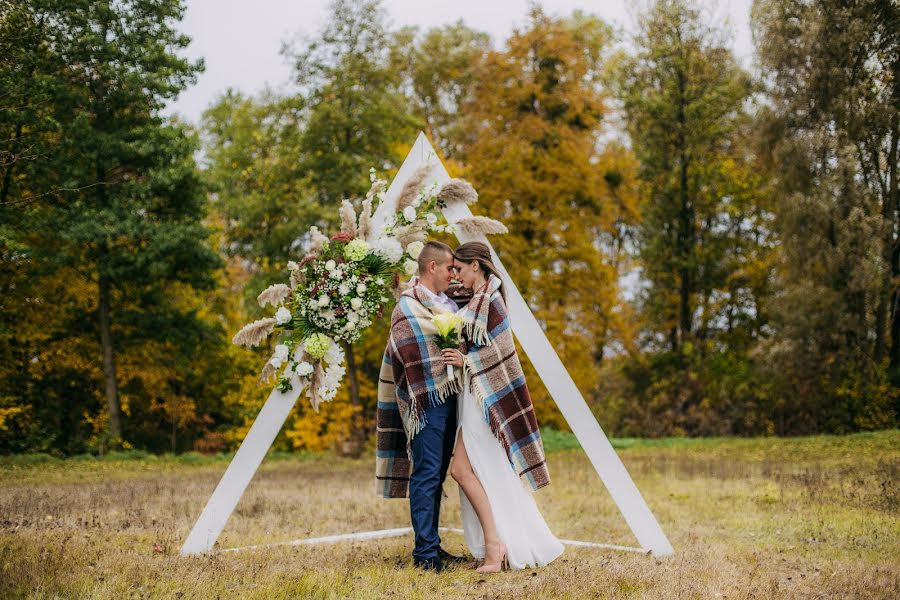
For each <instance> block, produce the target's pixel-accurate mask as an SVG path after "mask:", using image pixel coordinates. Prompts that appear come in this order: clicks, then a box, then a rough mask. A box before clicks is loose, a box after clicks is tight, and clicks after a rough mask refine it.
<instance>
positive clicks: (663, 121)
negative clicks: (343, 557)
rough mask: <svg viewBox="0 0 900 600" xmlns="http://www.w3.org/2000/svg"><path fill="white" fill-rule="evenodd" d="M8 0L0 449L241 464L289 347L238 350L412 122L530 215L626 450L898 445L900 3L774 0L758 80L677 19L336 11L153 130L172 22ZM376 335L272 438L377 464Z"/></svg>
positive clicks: (596, 392)
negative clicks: (759, 440)
mask: <svg viewBox="0 0 900 600" xmlns="http://www.w3.org/2000/svg"><path fill="white" fill-rule="evenodd" d="M0 10H2V14H0V453H19V452H49V453H53V454H58V455H71V454H79V453H84V452H92V453H102V452H106V451H108V450H110V449H114V448H119V447H126V448H127V447H135V448H140V449H145V450H149V451H154V452H162V451H176V452H181V451H186V450H198V451H202V452H215V451H221V450H231V449H234V448H236V446H237V444H239V442H240V440H241V439H242V438H243V435H244V434H245V433H246V431H247V429H248V427H249V426H250V424H251V423H252V421H253V418H254V417H255V415H256V413H257V412H258V410H259V408H260V407H261V405H262V403H263V402H264V400H265V398H266V397H267V396H268V393H269V388H268V387H267V386H260V385H259V384H258V382H257V378H258V376H259V371H260V368H261V366H262V365H263V364H264V363H265V360H266V358H267V356H268V354H269V353H271V351H272V349H271V348H269V347H264V348H261V349H259V350H258V351H250V350H246V349H242V348H238V347H236V346H233V345H232V344H231V342H230V339H231V336H232V335H233V334H234V333H235V332H236V331H237V330H238V329H239V328H240V327H241V326H242V325H243V324H244V323H246V322H249V321H251V320H253V319H255V318H258V317H260V316H261V315H262V314H263V309H261V308H260V307H259V306H258V305H257V303H256V295H257V294H258V293H259V292H260V291H262V290H263V289H264V288H265V287H266V286H267V285H269V284H271V283H274V282H280V281H284V280H285V279H286V265H287V262H288V261H290V260H299V259H301V258H302V257H303V255H304V247H305V245H306V244H307V243H308V241H309V240H308V239H307V237H306V236H307V233H306V232H307V231H308V230H309V228H310V226H312V225H316V226H318V227H319V228H321V229H322V230H323V231H329V230H333V229H334V228H335V227H336V225H337V222H338V216H337V208H338V207H339V205H340V202H341V200H342V199H343V198H357V199H358V198H360V197H361V196H363V195H364V194H365V192H366V191H367V189H368V187H369V169H370V168H371V167H374V168H376V169H377V170H378V171H379V172H380V173H382V174H384V175H386V176H391V175H392V174H393V173H394V172H395V170H396V169H397V168H398V167H399V164H400V162H401V161H402V160H403V158H404V157H405V155H406V153H407V152H408V150H409V148H410V146H411V144H412V142H413V141H414V140H415V137H416V135H417V133H418V131H420V130H422V131H425V132H426V134H427V135H428V136H429V138H430V139H431V140H432V142H433V143H434V145H435V147H436V148H437V149H438V150H439V152H441V154H442V155H443V157H444V158H445V162H446V165H447V167H448V169H449V170H450V172H451V174H452V175H453V176H456V177H464V178H466V179H467V180H469V181H470V182H471V183H472V184H473V185H474V186H475V188H476V189H477V190H478V193H479V203H478V204H477V205H475V208H476V212H478V213H480V214H485V215H487V216H490V217H492V218H495V219H500V220H502V221H503V222H504V223H505V224H506V225H507V226H508V227H509V229H510V233H509V234H508V235H505V236H495V237H494V238H493V240H492V241H493V242H494V244H495V247H496V249H497V252H498V254H499V255H500V257H501V258H502V259H503V260H504V262H505V264H506V266H507V267H508V269H509V271H510V274H511V276H512V277H513V279H514V280H515V281H516V283H517V285H518V286H519V288H520V290H521V291H522V294H523V295H524V297H525V298H526V300H527V301H528V303H529V305H530V306H531V308H532V309H533V310H534V311H535V314H536V316H537V318H538V319H539V321H540V322H541V324H542V325H543V326H544V328H545V331H546V333H547V335H548V337H549V338H550V340H551V342H552V343H553V345H554V346H555V347H556V349H557V352H558V353H559V354H560V356H561V358H562V360H563V362H564V364H565V365H566V367H567V368H568V370H569V372H570V373H571V375H572V377H573V378H574V380H575V382H576V383H577V384H578V386H579V388H580V390H581V392H582V393H583V395H584V396H585V398H586V399H587V401H588V403H589V405H590V407H591V410H592V411H593V413H594V415H595V416H596V417H597V419H598V421H599V422H600V424H601V425H602V426H603V428H604V430H605V431H606V432H607V433H608V434H611V435H616V436H645V437H656V436H664V435H688V436H704V435H770V434H773V435H793V434H807V433H814V432H829V433H843V432H850V431H858V430H868V429H883V428H893V427H896V426H897V424H898V413H900V401H898V397H900V389H898V388H900V312H898V302H900V289H898V281H900V280H898V276H900V256H898V252H900V240H898V235H900V227H898V225H900V223H898V220H900V207H898V200H900V192H898V184H897V178H898V140H900V6H898V5H897V3H895V2H889V1H885V0H861V1H859V2H854V3H846V2H837V1H835V0H756V1H755V2H754V5H753V8H752V15H751V26H752V31H753V39H754V45H755V58H754V61H755V62H754V64H753V65H752V66H750V65H748V66H745V65H742V64H741V61H739V60H738V59H737V58H736V57H735V55H734V52H733V51H732V50H731V48H730V42H729V36H730V33H729V31H728V30H727V29H726V28H725V27H723V26H722V25H721V24H719V23H716V22H712V21H710V17H709V14H708V13H707V12H706V11H704V10H703V9H702V8H700V7H698V6H697V5H696V4H695V3H693V2H687V1H686V0H659V1H656V2H652V3H650V4H648V5H647V6H646V8H645V9H644V11H643V12H642V13H641V14H640V15H639V16H638V24H637V28H636V31H635V32H634V34H633V35H631V36H626V35H624V34H621V33H620V32H617V31H616V30H615V29H614V28H613V27H611V25H610V24H609V23H607V22H605V21H604V20H603V19H602V18H600V17H598V16H596V15H592V14H588V13H584V12H574V13H572V14H569V15H553V14H550V13H548V12H546V11H544V10H543V9H542V8H540V6H538V5H534V6H532V8H531V9H530V10H529V12H528V14H527V15H522V19H521V26H519V27H518V28H517V29H515V30H514V32H513V33H512V34H511V35H510V37H509V38H508V39H506V40H491V39H490V37H489V36H488V35H487V34H486V33H484V32H482V31H479V30H478V29H477V27H474V26H471V25H470V24H468V23H466V22H464V21H459V22H457V23H454V24H451V25H446V26H442V27H438V28H433V29H428V30H421V29H417V28H413V27H400V28H397V27H394V26H393V25H391V21H390V15H388V14H387V13H386V11H385V9H384V7H383V6H382V5H381V3H380V2H379V1H376V0H367V1H365V2H353V1H350V0H335V1H334V2H332V3H331V5H330V9H329V11H330V12H329V15H328V18H327V20H326V23H325V24H324V26H323V27H322V28H321V29H320V30H319V31H316V32H312V31H307V32H305V35H304V36H298V37H297V38H296V39H293V40H286V43H285V44H284V49H283V54H284V57H285V58H286V59H287V60H289V61H290V63H291V65H292V75H291V76H292V81H291V82H289V83H290V85H289V86H286V87H285V90H287V91H283V92H278V93H276V92H271V91H270V92H265V93H262V94H259V95H255V96H248V95H245V94H242V93H240V92H237V91H233V90H226V91H223V93H222V94H221V95H220V96H219V97H218V98H216V99H215V101H214V102H212V103H211V104H210V106H209V107H208V109H207V110H206V111H205V113H204V115H203V118H202V120H201V121H200V122H199V123H196V124H191V123H185V122H183V121H181V120H179V119H177V118H171V117H165V116H163V109H164V107H165V106H166V104H167V103H168V102H170V101H171V100H172V99H173V98H175V97H176V96H177V95H178V94H179V93H180V92H182V91H184V90H185V89H187V88H188V87H189V86H190V85H191V84H192V83H193V82H195V80H196V77H197V75H198V74H199V73H200V72H202V69H203V63H202V61H191V60H188V59H186V58H184V54H185V52H184V49H185V48H186V46H187V44H188V43H189V41H190V40H189V39H188V37H187V36H185V35H184V34H182V33H180V32H179V29H178V23H179V21H180V19H181V18H182V17H183V15H184V10H185V8H184V6H183V4H182V3H181V2H180V1H178V0H122V1H120V2H108V1H96V0H94V1H91V0H77V1H66V2H62V1H59V0H28V1H26V2H24V3H23V2H8V1H6V2H2V1H0ZM748 68H749V69H751V70H748ZM357 202H358V200H357ZM448 241H449V240H448ZM386 327H387V324H386V323H377V324H375V325H374V326H372V327H371V328H370V330H369V331H368V332H367V334H366V335H365V336H364V338H363V339H362V340H361V341H360V342H358V343H357V344H356V345H355V346H354V347H353V349H352V364H351V369H350V371H351V372H350V374H349V377H352V378H353V379H354V380H355V382H356V384H357V385H355V386H351V385H349V382H348V383H346V384H345V385H344V386H343V389H342V390H341V392H340V393H339V395H338V397H337V398H336V399H335V400H334V401H333V402H331V403H328V404H326V405H324V406H323V407H322V410H321V411H320V412H319V413H316V412H314V411H312V410H311V408H310V407H309V406H308V404H307V403H305V402H304V401H303V400H302V399H301V401H299V402H298V404H297V407H296V408H295V409H294V412H293V413H292V415H291V416H290V417H289V419H288V422H287V424H286V425H285V428H284V431H283V433H282V435H281V436H279V438H278V441H277V442H276V446H277V447H278V448H280V449H291V448H294V449H307V450H322V449H328V448H336V449H338V450H339V451H342V452H347V453H356V452H359V451H360V450H361V449H362V448H364V447H365V444H366V442H367V440H368V439H369V438H370V437H371V435H372V433H373V428H374V411H375V402H376V399H375V392H376V388H375V384H376V381H377V374H378V368H379V366H380V360H381V354H382V352H383V349H384V340H385V336H386ZM526 373H527V374H528V375H529V377H530V379H529V384H530V386H531V388H532V393H533V396H534V400H535V404H536V407H537V410H538V418H539V421H540V422H541V424H542V425H547V426H551V427H556V428H560V429H565V428H566V427H567V426H566V423H565V420H564V419H563V418H562V416H561V414H560V413H559V412H558V411H557V409H556V408H555V405H554V404H553V401H552V399H551V398H550V397H549V396H548V394H547V392H546V390H545V389H544V387H543V385H542V384H541V383H540V380H539V378H538V377H537V376H536V375H535V373H534V371H533V369H532V368H531V366H530V365H526Z"/></svg>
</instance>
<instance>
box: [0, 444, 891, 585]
mask: <svg viewBox="0 0 900 600" xmlns="http://www.w3.org/2000/svg"><path fill="white" fill-rule="evenodd" d="M623 445H625V446H631V447H626V448H624V449H622V450H621V451H620V455H621V456H622V458H623V460H624V462H625V464H626V466H627V467H628V469H629V471H630V472H631V473H632V475H633V477H634V478H635V481H636V483H637V485H638V487H639V488H640V489H641V491H642V493H643V494H644V497H645V498H646V499H647V501H648V503H649V504H650V506H651V508H652V509H653V510H654V512H655V514H656V516H657V518H658V519H659V520H660V522H661V523H662V525H663V528H664V530H665V531H666V533H667V535H668V536H669V539H670V541H671V542H672V544H673V546H674V547H675V549H676V555H675V556H674V557H671V558H668V559H656V558H653V557H649V556H644V555H637V554H632V553H625V552H618V551H612V550H595V549H576V548H567V549H566V552H565V554H564V555H563V556H562V557H561V558H560V559H559V560H557V561H556V562H554V563H553V564H552V565H550V566H548V567H546V568H543V569H536V570H525V571H520V572H514V573H504V574H500V575H496V576H490V577H481V576H479V575H478V574H476V573H474V572H472V571H469V570H465V569H460V570H455V571H450V572H445V573H443V574H440V575H435V574H432V573H422V572H419V571H417V570H415V569H413V568H412V567H411V566H410V564H409V563H410V556H409V553H410V550H411V544H412V540H411V538H410V537H407V538H396V539H390V540H380V541H368V542H356V543H341V544H333V545H320V546H312V547H310V546H307V547H275V548H270V549H263V550H254V551H244V552H237V553H219V554H213V555H210V556H204V557H197V558H187V559H186V558H181V557H179V556H178V550H179V547H180V544H181V542H182V541H183V540H184V538H185V536H186V535H187V533H188V531H189V530H190V528H191V525H192V524H193V521H194V520H195V519H196V517H197V515H198V514H199V511H200V510H201V508H202V506H203V504H204V503H205V501H206V499H207V498H208V497H209V495H210V493H211V491H212V489H213V488H214V487H215V485H216V483H217V481H218V478H219V476H220V475H221V473H222V471H223V470H224V468H225V463H224V462H212V463H208V464H201V465H185V464H180V463H179V462H177V461H174V460H172V459H163V460H152V459H151V460H148V459H144V460H138V461H117V462H108V461H93V462H89V461H64V462H53V463H50V464H40V465H24V466H16V465H13V464H10V463H9V462H7V463H5V464H3V463H0V465H3V466H2V468H0V597H2V598H10V597H30V598H50V597H78V598H81V597H91V598H94V597H96V598H131V597H134V598H145V597H154V598H156V597H165V598H169V597H171V598H197V597H201V598H206V597H208V598H214V597H240V598H306V597H313V598H381V597H398V598H432V597H447V598H496V597H509V598H522V597H527V596H531V597H534V598H626V597H636V598H782V597H800V598H897V597H900V566H898V562H897V557H898V556H900V519H898V517H900V492H898V483H897V481H898V471H900V433H898V432H896V431H894V432H883V433H879V434H869V435H857V436H848V437H816V438H802V439H793V440H767V439H756V440H702V441H686V442H677V441H673V442H657V443H637V444H633V445H630V444H627V443H623ZM549 458H550V471H551V476H552V477H553V484H552V485H551V486H550V487H548V488H546V489H545V490H542V491H541V492H540V493H539V494H538V502H539V503H540V505H541V507H542V510H543V511H544V514H545V516H546V518H547V520H548V522H549V523H550V525H551V528H552V529H553V530H554V531H555V532H556V533H557V535H559V536H560V537H564V538H573V539H581V540H592V541H601V542H606V543H613V544H623V545H636V542H635V540H634V539H633V537H632V536H631V534H630V532H629V530H628V529H627V527H626V526H625V524H624V522H623V520H622V518H621V516H620V515H619V514H618V511H617V509H616V507H615V506H614V504H613V503H612V501H611V500H610V498H609V497H608V495H607V494H606V492H605V490H604V488H603V485H602V483H601V482H600V480H599V478H598V477H597V476H596V474H595V473H594V472H593V470H592V468H591V466H590V464H589V463H588V461H587V459H586V458H585V457H584V455H583V453H582V452H581V451H580V450H566V451H558V452H554V453H551V454H550V457H549ZM372 467H373V460H372V459H370V458H365V459H363V460H359V461H355V460H346V459H339V458H335V457H331V456H326V457H318V458H310V457H303V458H294V459H281V460H273V461H270V462H267V463H266V464H265V465H264V466H263V468H262V469H261V471H260V473H259V474H258V475H257V477H256V479H255V480H254V481H253V483H252V484H251V486H250V489H249V490H248V491H247V493H246V494H245V496H244V498H243V499H242V500H241V502H240V504H239V505H238V508H237V510H236V512H235V514H234V515H233V516H232V518H231V521H230V522H229V523H228V525H227V527H226V529H225V532H224V533H223V535H222V536H221V538H220V544H221V546H222V547H226V548H227V547H236V546H244V545H249V544H260V543H266V542H276V541H285V540H290V539H296V538H301V537H307V536H318V535H328V534H335V533H342V532H351V531H365V530H372V529H382V528H387V527H401V526H407V525H408V522H409V518H408V504H407V503H406V502H405V501H402V500H391V501H388V500H382V499H380V498H378V497H376V496H375V495H374V492H373V490H374V486H373V482H372ZM446 490H447V493H448V494H449V501H447V503H446V506H447V508H446V509H445V513H444V518H443V522H444V524H445V525H448V526H458V523H459V501H458V495H457V494H458V492H457V489H456V486H455V484H453V483H452V482H448V483H447V485H446ZM445 546H447V547H448V549H449V550H451V551H456V552H461V551H462V550H463V542H462V539H461V537H460V536H458V535H455V534H452V533H451V534H446V535H445Z"/></svg>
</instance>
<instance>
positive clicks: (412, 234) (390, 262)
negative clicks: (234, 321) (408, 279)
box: [232, 168, 505, 411]
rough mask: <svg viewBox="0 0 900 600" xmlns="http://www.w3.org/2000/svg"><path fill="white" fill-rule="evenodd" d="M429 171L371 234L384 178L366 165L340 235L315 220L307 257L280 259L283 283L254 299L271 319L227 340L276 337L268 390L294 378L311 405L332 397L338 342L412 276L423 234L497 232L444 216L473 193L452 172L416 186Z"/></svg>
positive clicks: (349, 339) (481, 220) (483, 223)
mask: <svg viewBox="0 0 900 600" xmlns="http://www.w3.org/2000/svg"><path fill="white" fill-rule="evenodd" d="M429 170H430V169H428V168H422V169H420V170H419V171H417V172H416V173H415V174H414V175H413V176H412V177H411V178H410V179H409V180H408V181H407V183H406V184H405V185H404V187H403V190H402V191H401V193H400V195H399V197H398V199H397V201H396V205H395V206H394V207H393V211H392V212H391V213H390V214H389V216H388V217H387V219H386V220H385V222H384V224H383V227H381V228H380V230H379V231H373V227H372V218H373V214H374V211H375V209H376V208H377V207H378V206H379V205H380V204H381V203H383V202H385V192H386V190H387V181H386V180H384V179H381V178H379V177H378V176H377V174H376V172H375V170H374V169H371V170H370V171H369V178H370V181H371V183H372V186H371V188H370V189H369V191H368V193H367V194H366V196H365V198H364V199H362V200H361V202H360V205H361V208H360V212H359V214H357V212H356V208H355V207H354V204H353V202H351V201H350V200H344V201H343V202H342V204H341V207H340V210H339V211H338V212H339V216H340V220H341V230H340V232H339V233H336V234H334V235H332V236H331V237H327V236H325V235H324V234H323V233H322V232H320V231H319V229H318V227H312V228H311V229H310V230H309V233H308V236H307V237H308V240H307V242H308V251H307V253H306V255H305V256H303V257H302V259H301V260H300V261H299V262H295V261H290V262H288V264H287V267H288V283H286V284H285V283H277V284H274V285H272V286H269V287H268V288H267V289H266V290H264V291H263V292H262V293H261V294H259V296H258V298H257V301H258V302H259V304H260V306H263V307H265V306H272V307H274V308H275V314H274V316H272V317H267V318H263V319H259V320H257V321H254V322H253V323H250V324H249V325H247V326H245V327H244V328H243V329H241V330H240V331H239V332H238V333H237V334H236V335H235V336H234V338H233V339H232V342H233V343H235V344H238V345H242V346H247V347H252V346H258V345H259V344H261V343H262V342H263V341H264V340H266V339H267V338H268V337H269V336H270V335H273V334H276V335H278V337H279V342H278V343H277V344H276V346H275V351H274V353H273V354H272V357H271V358H270V359H269V360H268V362H267V363H266V365H265V367H264V368H263V371H262V375H261V376H260V381H261V382H266V381H271V379H272V378H273V377H275V376H276V375H277V374H278V372H279V370H281V374H280V377H278V382H277V384H276V387H277V388H278V389H279V390H280V391H282V392H287V391H289V390H291V389H293V386H294V385H296V384H299V385H300V386H301V392H302V390H303V389H304V388H305V389H306V393H307V396H308V397H309V399H310V402H311V404H312V406H313V408H314V409H315V410H316V411H318V409H319V404H320V403H321V402H325V401H328V400H332V399H333V398H334V397H335V395H336V394H337V390H338V388H339V386H340V383H341V381H342V380H343V377H344V375H345V372H346V368H345V366H344V359H345V353H344V350H343V347H342V345H345V344H352V343H353V342H355V341H356V340H358V339H359V338H360V336H361V335H362V333H363V332H364V331H365V330H366V328H368V327H369V326H370V325H371V324H372V322H373V321H374V319H376V318H379V317H381V316H382V315H383V312H384V309H385V307H386V306H387V305H388V304H389V302H390V301H391V299H392V298H396V297H397V296H398V295H399V290H400V275H401V273H403V274H405V275H407V276H412V275H415V274H416V271H417V269H418V263H417V261H416V259H417V258H418V256H419V253H420V252H421V251H422V248H423V246H424V243H425V241H426V240H427V236H428V233H429V232H447V233H454V232H457V231H467V232H473V233H474V232H480V233H497V232H501V231H502V232H505V227H504V226H503V225H502V223H499V222H497V221H493V220H491V219H487V218H485V217H470V218H467V219H461V220H460V221H457V222H456V223H453V224H450V223H447V221H446V219H444V217H443V214H442V213H441V211H442V209H443V208H446V206H447V205H448V204H450V203H452V202H465V203H467V204H470V203H472V202H475V201H476V200H477V198H478V195H477V194H476V193H475V190H474V189H473V188H472V186H471V185H470V184H469V183H468V182H466V181H464V180H461V179H453V180H451V181H449V182H448V183H447V184H445V185H444V186H443V187H440V188H439V187H438V185H437V183H432V184H430V185H425V183H426V179H427V177H428V173H429Z"/></svg>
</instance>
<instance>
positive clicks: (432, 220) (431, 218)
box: [425, 213, 437, 225]
mask: <svg viewBox="0 0 900 600" xmlns="http://www.w3.org/2000/svg"><path fill="white" fill-rule="evenodd" d="M425 220H426V221H428V224H429V225H434V224H435V223H437V215H436V214H434V213H428V214H427V215H425Z"/></svg>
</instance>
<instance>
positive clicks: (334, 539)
mask: <svg viewBox="0 0 900 600" xmlns="http://www.w3.org/2000/svg"><path fill="white" fill-rule="evenodd" d="M438 529H439V530H440V531H442V532H450V533H458V534H460V535H462V533H463V530H462V529H457V528H452V527H439V528H438ZM412 532H413V529H412V527H400V528H398V529H381V530H379V531H363V532H360V533H344V534H341V535H329V536H325V537H317V538H304V539H300V540H291V541H289V542H273V543H271V544H257V545H255V546H241V547H240V548H225V549H224V550H222V552H241V551H243V550H259V549H261V548H275V547H277V546H311V545H315V544H335V543H338V542H355V541H358V540H379V539H384V538H392V537H401V536H405V535H408V534H411V533H412ZM559 541H561V542H562V543H563V544H565V545H566V546H577V547H581V548H606V549H608V550H623V551H625V552H638V553H644V552H646V551H645V550H644V549H643V548H631V547H630V546H616V545H613V544H597V543H595V542H579V541H576V540H559Z"/></svg>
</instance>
